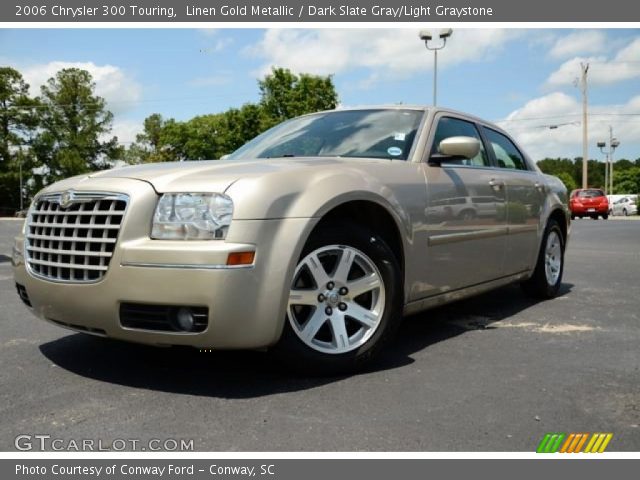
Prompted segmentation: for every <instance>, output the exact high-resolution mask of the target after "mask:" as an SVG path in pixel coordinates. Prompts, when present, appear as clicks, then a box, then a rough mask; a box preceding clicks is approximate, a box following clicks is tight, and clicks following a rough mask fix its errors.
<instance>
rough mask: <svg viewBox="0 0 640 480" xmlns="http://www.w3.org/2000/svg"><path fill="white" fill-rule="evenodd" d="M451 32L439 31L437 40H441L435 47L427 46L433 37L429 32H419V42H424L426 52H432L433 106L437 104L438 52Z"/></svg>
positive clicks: (448, 29) (450, 30)
mask: <svg viewBox="0 0 640 480" xmlns="http://www.w3.org/2000/svg"><path fill="white" fill-rule="evenodd" d="M452 33H453V30H452V29H450V28H447V29H444V30H440V33H439V34H438V38H439V39H440V40H441V42H440V43H438V44H437V45H431V46H429V42H430V41H431V40H433V35H432V34H431V31H430V30H421V31H420V40H423V41H424V46H425V47H427V50H433V106H434V107H435V106H436V104H437V98H438V50H442V49H443V48H444V46H445V45H446V44H447V38H449V37H450V36H451V34H452Z"/></svg>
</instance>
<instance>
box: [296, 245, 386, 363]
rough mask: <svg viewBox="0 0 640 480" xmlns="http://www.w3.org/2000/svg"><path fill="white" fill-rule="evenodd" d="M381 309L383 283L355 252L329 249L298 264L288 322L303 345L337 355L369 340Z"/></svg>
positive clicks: (336, 247)
mask: <svg viewBox="0 0 640 480" xmlns="http://www.w3.org/2000/svg"><path fill="white" fill-rule="evenodd" d="M384 307H385V287H384V282H383V281H382V276H381V274H380V271H379V270H378V268H377V267H376V265H375V263H374V262H373V261H372V260H371V259H370V258H369V257H368V256H367V255H365V254H364V253H363V252H361V251H360V250H357V249H355V248H353V247H349V246H344V245H328V246H324V247H321V248H318V249H316V250H314V251H312V252H311V253H309V254H308V255H307V256H305V257H304V258H303V259H302V260H301V261H300V262H299V263H298V265H297V267H296V270H295V273H294V277H293V283H292V286H291V290H290V293H289V301H288V306H287V318H288V320H289V323H290V324H291V327H292V328H293V331H294V332H295V333H296V335H297V336H298V337H299V338H300V340H302V342H304V344H305V345H307V346H309V347H311V348H312V349H314V350H317V351H319V352H323V353H329V354H341V353H347V352H351V351H353V350H356V349H357V348H359V347H360V346H362V345H363V344H365V343H366V342H367V341H368V340H369V339H370V338H371V336H372V335H373V334H374V333H375V332H376V330H377V329H378V327H379V326H380V321H381V318H382V314H383V312H384Z"/></svg>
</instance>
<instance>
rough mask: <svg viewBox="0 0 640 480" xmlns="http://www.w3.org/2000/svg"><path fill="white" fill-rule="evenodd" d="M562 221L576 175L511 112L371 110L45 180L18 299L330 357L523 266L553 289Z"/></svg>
mask: <svg viewBox="0 0 640 480" xmlns="http://www.w3.org/2000/svg"><path fill="white" fill-rule="evenodd" d="M569 217H570V212H569V211H568V208H567V192H566V189H565V187H564V185H563V184H562V183H561V182H560V181H559V180H558V179H556V178H555V177H551V176H548V175H545V174H543V173H541V172H540V171H539V170H538V168H537V167H536V166H535V164H534V162H532V161H531V159H530V158H529V157H528V156H527V154H526V153H525V152H524V151H523V150H522V148H520V147H519V146H518V145H517V143H516V142H515V141H514V140H513V139H512V138H511V137H510V136H509V135H508V134H507V133H505V132H504V131H503V130H501V129H500V128H498V127H496V126H494V125H492V124H490V123H488V122H485V121H483V120H481V119H478V118H475V117H472V116H469V115H465V114H462V113H459V112H455V111H451V110H446V109H441V108H435V107H421V106H416V107H412V106H406V105H401V106H393V107H367V108H358V109H345V110H335V111H328V112H320V113H314V114H310V115H305V116H302V117H298V118H294V119H291V120H288V121H286V122H284V123H282V124H280V125H277V126H275V127H274V128H272V129H270V130H268V131H267V132H265V133H263V134H261V135H259V136H258V137H256V138H255V139H253V140H252V141H250V142H249V143H247V144H245V145H244V146H243V147H241V148H240V149H238V150H237V151H236V152H234V153H232V154H231V155H228V156H227V157H226V158H224V159H222V160H215V161H197V162H180V163H162V164H147V165H140V166H131V167H125V168H118V169H113V170H108V171H102V172H97V173H93V174H87V175H82V176H78V177H73V178H69V179H67V180H63V181H60V182H57V183H54V184H52V185H49V186H48V187H46V188H45V189H44V190H42V191H41V192H39V193H38V194H37V196H36V197H35V199H34V201H33V203H32V205H31V207H30V209H29V212H28V215H27V219H26V222H25V225H24V228H23V232H22V234H21V235H20V236H19V237H18V238H17V239H16V243H15V247H14V253H13V264H14V274H15V282H16V286H17V290H18V293H19V294H20V296H21V297H22V299H23V301H24V303H25V304H26V305H28V306H29V308H31V309H32V310H33V312H34V313H35V314H36V315H37V316H38V317H40V318H42V319H44V320H46V321H48V322H52V323H54V324H57V325H59V326H62V327H66V328H69V329H72V330H75V331H79V332H85V333H89V334H94V335H100V336H105V337H111V338H115V339H122V340H128V341H133V342H140V343H146V344H154V345H190V346H193V347H198V348H212V349H258V348H259V349H265V348H266V349H272V350H273V351H275V352H276V354H277V355H278V356H279V357H280V358H283V359H284V360H285V361H286V362H287V364H288V365H289V366H291V367H292V368H298V369H301V370H305V371H309V372H316V373H318V372H320V373H337V372H347V371H354V370H357V369H359V368H362V367H363V366H364V365H365V364H366V363H367V362H369V361H371V360H372V359H373V358H374V357H375V356H376V354H377V353H378V352H379V351H380V350H381V349H382V348H383V347H384V346H385V344H387V343H388V340H389V339H390V337H391V336H392V334H393V333H394V331H395V330H396V329H397V327H398V325H399V323H400V321H401V319H402V317H403V315H407V314H411V313H415V312H418V311H421V310H426V309H428V308H430V307H433V306H436V305H441V304H443V303H446V302H450V301H454V300H458V299H462V298H465V297H468V296H470V295H475V294H478V293H481V292H484V291H487V290H490V289H494V288H497V287H500V286H503V285H506V284H508V283H513V282H519V283H521V285H522V287H523V289H524V290H525V291H526V292H527V293H529V294H532V295H535V296H537V297H542V298H551V297H554V296H555V295H556V294H557V292H558V289H559V287H560V283H561V281H562V272H563V264H564V251H565V248H566V245H567V239H568V235H569V226H570V218H569Z"/></svg>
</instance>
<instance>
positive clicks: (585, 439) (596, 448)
mask: <svg viewBox="0 0 640 480" xmlns="http://www.w3.org/2000/svg"><path fill="white" fill-rule="evenodd" d="M612 438H613V433H594V434H590V433H570V434H568V435H567V434H566V433H547V434H546V435H545V436H544V437H542V440H541V441H540V444H539V445H538V448H537V449H536V453H602V452H604V451H605V450H606V448H607V446H608V445H609V442H610V441H611V439H612ZM585 445H586V446H585ZM583 447H584V450H583Z"/></svg>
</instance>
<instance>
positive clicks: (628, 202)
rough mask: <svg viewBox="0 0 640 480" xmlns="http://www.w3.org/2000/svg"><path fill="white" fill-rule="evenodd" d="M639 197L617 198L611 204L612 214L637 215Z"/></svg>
mask: <svg viewBox="0 0 640 480" xmlns="http://www.w3.org/2000/svg"><path fill="white" fill-rule="evenodd" d="M637 202H638V197H635V196H628V197H623V198H621V199H619V200H616V201H615V202H613V203H612V204H611V209H610V213H611V215H624V216H625V217H626V216H628V215H637V214H638V205H637Z"/></svg>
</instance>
